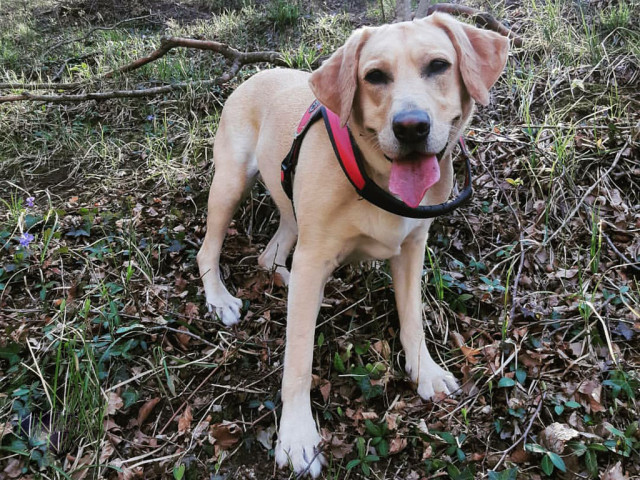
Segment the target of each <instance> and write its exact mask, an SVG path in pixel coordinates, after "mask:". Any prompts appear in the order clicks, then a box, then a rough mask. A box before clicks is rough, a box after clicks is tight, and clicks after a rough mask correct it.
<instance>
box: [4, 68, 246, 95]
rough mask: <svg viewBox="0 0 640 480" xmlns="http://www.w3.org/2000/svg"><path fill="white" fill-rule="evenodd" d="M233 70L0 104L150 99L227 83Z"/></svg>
mask: <svg viewBox="0 0 640 480" xmlns="http://www.w3.org/2000/svg"><path fill="white" fill-rule="evenodd" d="M232 71H233V69H231V70H229V71H228V72H227V73H226V74H224V75H223V76H221V77H218V78H216V79H213V80H204V81H202V82H182V83H173V84H170V85H163V86H162V87H153V88H141V89H138V90H111V91H106V92H89V93H79V94H77V95H65V94H62V95H39V94H34V93H30V92H22V93H21V94H18V95H5V96H3V97H0V104H1V103H9V102H20V101H25V100H31V101H33V102H49V103H73V102H86V101H87V100H107V99H110V98H142V97H151V96H153V95H160V94H163V93H168V92H172V91H179V90H187V89H189V88H194V87H202V86H210V85H218V84H221V83H224V82H227V81H229V80H230V79H231V78H233V77H234V76H235V74H236V73H237V70H236V71H235V73H231V72H232Z"/></svg>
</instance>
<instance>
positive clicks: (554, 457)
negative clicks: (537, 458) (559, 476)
mask: <svg viewBox="0 0 640 480" xmlns="http://www.w3.org/2000/svg"><path fill="white" fill-rule="evenodd" d="M547 455H548V456H549V458H550V459H551V461H552V462H553V464H554V465H555V466H556V468H557V469H558V470H560V471H561V472H566V471H567V467H566V466H565V465H564V460H562V457H561V456H560V455H558V454H557V453H553V452H548V453H547Z"/></svg>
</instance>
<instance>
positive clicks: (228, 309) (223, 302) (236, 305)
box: [207, 293, 242, 327]
mask: <svg viewBox="0 0 640 480" xmlns="http://www.w3.org/2000/svg"><path fill="white" fill-rule="evenodd" d="M207 307H208V308H209V313H211V314H212V315H215V316H216V317H218V318H219V319H220V320H222V323H224V324H225V325H226V326H227V327H230V326H231V325H235V324H236V323H238V322H239V321H240V309H241V308H242V300H240V299H239V298H236V297H234V296H232V295H231V294H230V293H227V294H226V295H219V296H214V295H212V296H211V297H209V296H207Z"/></svg>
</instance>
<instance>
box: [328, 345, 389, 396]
mask: <svg viewBox="0 0 640 480" xmlns="http://www.w3.org/2000/svg"><path fill="white" fill-rule="evenodd" d="M368 351H369V342H365V343H364V344H362V345H356V346H355V347H354V345H353V344H349V345H347V348H346V350H345V352H344V353H342V354H340V353H338V352H336V353H335V354H334V356H333V368H335V370H336V371H337V372H338V373H341V374H344V375H345V376H349V377H351V378H353V379H354V380H355V382H356V383H357V385H358V387H359V388H360V391H361V392H362V395H363V396H364V398H365V399H366V400H370V399H372V398H375V397H378V396H380V395H382V392H383V390H382V386H380V385H377V384H376V383H375V382H374V381H375V380H378V379H379V378H380V376H381V375H382V374H383V373H384V372H385V371H386V369H387V367H386V366H385V365H384V364H382V363H380V362H374V363H371V362H366V363H365V361H364V360H363V359H362V357H363V356H364V355H365V354H366V353H367V352H368ZM354 352H355V356H354V357H353V359H352V358H351V356H352V353H354ZM352 360H353V362H355V363H357V364H354V363H352Z"/></svg>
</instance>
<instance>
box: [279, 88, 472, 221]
mask: <svg viewBox="0 0 640 480" xmlns="http://www.w3.org/2000/svg"><path fill="white" fill-rule="evenodd" d="M321 116H322V117H323V118H324V123H325V127H326V129H327V133H328V135H329V139H330V140H331V145H332V146H333V150H334V152H335V154H336V157H337V159H338V163H339V164H340V167H342V170H343V171H344V173H345V175H346V177H347V178H348V179H349V182H351V184H352V185H353V187H354V188H355V190H356V192H358V194H359V195H360V196H361V197H362V198H364V199H365V200H367V201H368V202H370V203H372V204H374V205H375V206H377V207H379V208H382V209H383V210H386V211H387V212H390V213H393V214H395V215H400V216H402V217H409V218H433V217H437V216H440V215H444V214H446V213H449V212H452V211H453V210H455V209H456V208H458V207H460V206H461V205H463V204H464V203H466V202H467V201H468V200H469V198H471V195H472V193H473V187H472V185H471V161H470V156H469V152H468V151H467V148H466V145H465V143H464V139H463V138H462V137H460V139H459V144H460V148H461V151H462V155H463V156H464V158H465V166H466V172H465V180H464V186H463V188H462V191H461V192H460V193H459V194H458V196H457V197H456V198H454V199H453V200H450V201H448V202H445V203H440V204H437V205H425V206H419V207H416V208H413V207H410V206H408V205H407V204H405V203H404V202H403V201H401V200H399V199H398V198H396V197H394V196H393V195H391V194H390V193H389V192H387V191H385V190H383V189H382V188H380V186H378V184H376V183H375V182H374V181H373V180H371V178H370V177H369V176H368V175H367V173H366V170H365V168H364V160H363V156H362V153H361V151H360V149H359V148H358V145H357V144H356V142H355V141H354V139H353V136H352V135H351V132H350V131H349V130H348V129H347V128H346V127H344V131H342V130H340V128H341V127H339V125H340V122H339V119H338V116H337V115H336V114H335V113H333V112H332V111H331V110H328V109H327V108H326V107H324V106H322V105H321V104H320V103H319V102H318V101H317V100H315V101H314V102H313V103H312V104H311V106H310V107H309V109H308V110H307V111H306V112H305V114H304V116H303V118H302V120H301V122H300V125H299V126H298V129H297V131H296V135H295V137H294V140H293V145H292V146H291V150H290V151H289V153H288V154H287V156H286V157H285V159H284V160H283V161H282V166H281V182H282V188H283V189H284V191H285V193H286V194H287V196H288V197H289V199H291V201H293V177H294V174H295V170H296V166H297V163H298V155H299V153H300V146H301V145H302V140H303V139H304V136H305V134H306V133H307V130H308V129H309V127H310V126H311V125H312V124H313V123H315V122H316V121H317V120H319V119H320V117H321ZM347 134H348V142H347V141H346V140H345V138H346V136H345V135H347ZM336 137H339V138H336Z"/></svg>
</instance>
